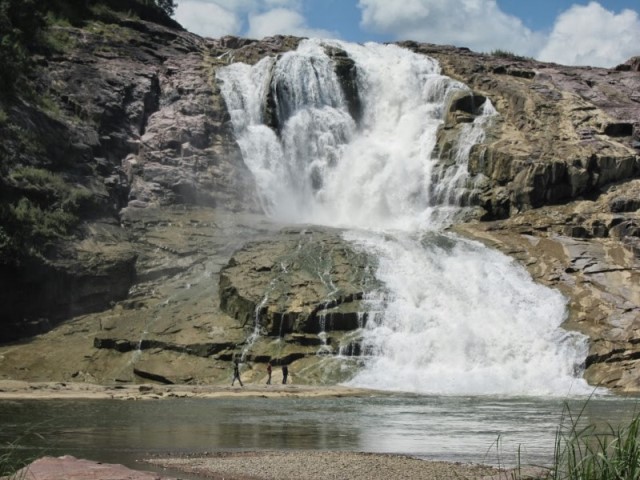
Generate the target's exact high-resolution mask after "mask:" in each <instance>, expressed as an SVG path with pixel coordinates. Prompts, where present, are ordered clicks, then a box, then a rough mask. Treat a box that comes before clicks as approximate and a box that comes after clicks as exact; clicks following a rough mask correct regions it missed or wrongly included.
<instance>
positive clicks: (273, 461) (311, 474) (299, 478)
mask: <svg viewBox="0 0 640 480" xmlns="http://www.w3.org/2000/svg"><path fill="white" fill-rule="evenodd" d="M142 463H147V464H150V465H154V467H155V468H156V469H158V470H162V472H163V473H160V472H158V471H156V472H150V471H148V470H149V469H150V468H153V467H150V465H148V466H149V468H146V469H145V468H144V465H142V464H141V465H140V468H136V470H132V469H130V468H127V467H124V466H123V465H118V464H109V463H101V462H95V461H91V460H85V459H78V458H75V457H72V456H68V455H65V456H62V457H43V458H40V459H38V460H36V461H34V462H33V463H31V464H29V465H28V466H26V467H25V468H23V469H22V470H21V471H20V472H18V474H17V476H16V477H1V478H0V480H10V479H12V478H24V479H25V480H60V479H61V478H64V479H65V480H86V479H88V478H91V479H92V480H113V479H115V478H119V479H130V480H178V479H179V478H184V476H183V475H187V476H188V478H198V479H205V478H206V479H209V478H211V479H218V480H222V479H224V480H276V479H277V480H324V479H327V480H328V479H331V480H336V479H341V480H351V479H354V480H355V479H366V480H389V479H394V480H395V479H412V480H513V478H515V477H514V476H513V474H514V472H513V471H510V470H499V469H497V468H494V467H490V466H486V465H474V464H463V463H451V462H434V461H425V460H420V459H416V458H413V457H408V456H405V455H389V454H378V453H359V452H327V451H286V452H284V451H261V452H235V453H217V454H210V455H207V456H191V457H188V456H184V457H176V458H153V459H147V460H144V461H143V462H142ZM168 469H170V470H168ZM519 473H520V476H519V477H517V478H520V479H522V480H526V479H532V480H533V479H540V478H544V477H543V475H544V471H543V470H540V469H529V470H526V471H525V470H523V471H520V472H519Z"/></svg>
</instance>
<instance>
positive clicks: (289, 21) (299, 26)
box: [247, 8, 336, 38]
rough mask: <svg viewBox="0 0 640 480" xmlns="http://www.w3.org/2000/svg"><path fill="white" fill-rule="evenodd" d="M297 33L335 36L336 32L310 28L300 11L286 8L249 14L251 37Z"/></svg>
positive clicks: (302, 35) (325, 36)
mask: <svg viewBox="0 0 640 480" xmlns="http://www.w3.org/2000/svg"><path fill="white" fill-rule="evenodd" d="M277 34H283V35H296V36H299V37H319V38H327V37H335V36H336V33H335V32H333V33H332V32H329V31H327V30H320V29H314V28H310V27H309V26H308V25H307V21H306V19H305V18H304V16H302V15H301V14H300V13H298V12H297V11H294V10H290V9H286V8H275V9H273V10H269V11H268V12H265V13H260V14H252V15H249V31H248V32H247V36H248V37H250V38H263V37H268V36H270V35H277Z"/></svg>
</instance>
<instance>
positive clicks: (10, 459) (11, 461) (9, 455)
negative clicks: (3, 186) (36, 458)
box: [0, 231, 27, 480]
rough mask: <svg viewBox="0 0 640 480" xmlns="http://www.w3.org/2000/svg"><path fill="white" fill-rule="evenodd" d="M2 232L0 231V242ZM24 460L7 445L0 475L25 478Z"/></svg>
mask: <svg viewBox="0 0 640 480" xmlns="http://www.w3.org/2000/svg"><path fill="white" fill-rule="evenodd" d="M1 234H2V232H1V231H0V242H1V241H2V239H1ZM24 465H25V462H24V461H20V460H18V456H17V455H16V454H15V452H14V448H13V445H9V448H8V449H7V451H5V452H4V453H0V477H3V478H5V477H6V478H7V479H8V480H22V479H23V478H26V476H27V474H26V473H24V474H21V473H17V472H18V470H20V469H21V468H22V467H24Z"/></svg>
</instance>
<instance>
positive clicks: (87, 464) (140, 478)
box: [2, 455, 175, 480]
mask: <svg viewBox="0 0 640 480" xmlns="http://www.w3.org/2000/svg"><path fill="white" fill-rule="evenodd" d="M2 478H29V479H31V480H57V479H60V478H65V479H66V480H82V479H86V478H93V479H95V480H108V479H114V478H126V479H128V480H172V478H173V479H175V477H171V478H170V477H167V476H164V475H163V476H161V475H158V474H157V473H154V472H144V471H137V470H131V469H130V468H127V467H125V466H124V465H118V464H111V463H102V462H94V461H92V460H84V459H80V458H75V457H72V456H71V455H64V456H62V457H42V458H39V459H37V460H35V461H33V462H31V463H30V464H29V465H27V466H26V467H24V468H22V469H21V470H19V471H18V472H16V473H15V474H14V475H12V476H11V477H2Z"/></svg>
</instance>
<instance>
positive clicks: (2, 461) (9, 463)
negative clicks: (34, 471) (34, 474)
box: [0, 444, 28, 480]
mask: <svg viewBox="0 0 640 480" xmlns="http://www.w3.org/2000/svg"><path fill="white" fill-rule="evenodd" d="M14 450H15V449H14V445H13V444H10V445H9V446H8V447H7V449H6V450H5V451H4V452H3V453H0V477H4V478H8V479H9V480H22V479H24V478H26V474H27V472H26V469H23V470H20V469H21V468H23V467H24V466H25V465H26V463H28V462H25V461H24V460H20V459H19V457H18V455H16V453H15V451H14Z"/></svg>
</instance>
